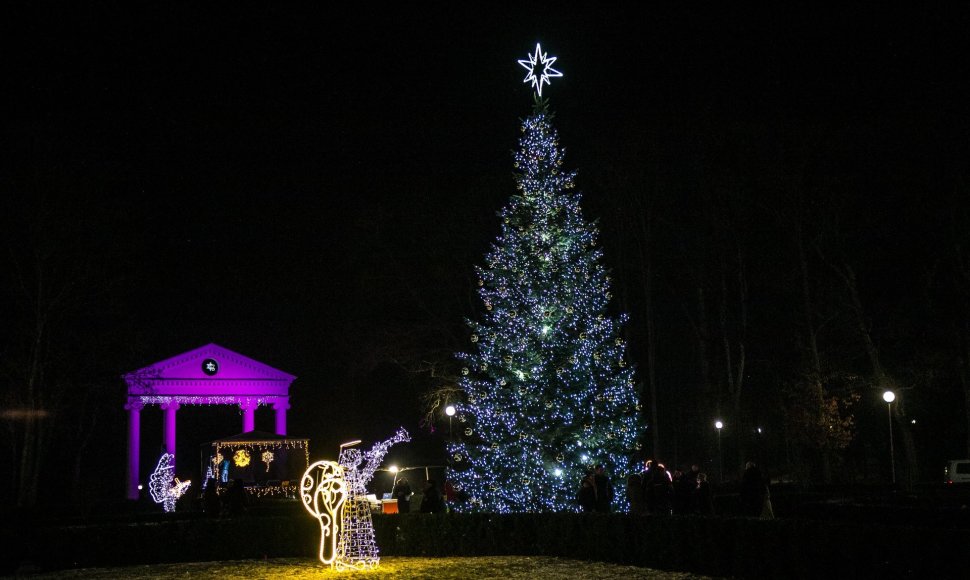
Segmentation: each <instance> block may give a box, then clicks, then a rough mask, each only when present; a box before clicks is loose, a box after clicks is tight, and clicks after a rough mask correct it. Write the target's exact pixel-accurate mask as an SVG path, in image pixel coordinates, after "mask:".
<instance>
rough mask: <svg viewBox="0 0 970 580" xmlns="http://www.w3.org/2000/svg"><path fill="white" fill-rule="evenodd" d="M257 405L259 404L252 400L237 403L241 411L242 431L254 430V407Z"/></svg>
mask: <svg viewBox="0 0 970 580" xmlns="http://www.w3.org/2000/svg"><path fill="white" fill-rule="evenodd" d="M258 406H259V404H258V403H255V402H253V401H246V402H244V403H239V408H240V409H242V412H243V433H249V432H250V431H255V430H256V407H258Z"/></svg>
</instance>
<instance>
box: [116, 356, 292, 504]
mask: <svg viewBox="0 0 970 580" xmlns="http://www.w3.org/2000/svg"><path fill="white" fill-rule="evenodd" d="M123 378H124V379H125V382H126V383H128V402H127V404H125V410H126V411H128V498H129V499H138V473H139V472H138V469H139V465H138V460H139V451H140V449H141V410H142V408H144V407H145V405H158V406H159V407H161V409H162V410H163V411H164V412H165V421H164V436H165V450H166V451H167V452H168V453H171V454H173V455H174V454H175V414H176V412H177V411H178V410H179V407H180V406H182V405H238V406H239V408H240V410H241V411H242V417H243V421H242V430H243V432H244V433H245V432H249V431H253V430H254V429H255V428H256V408H257V407H258V406H260V405H272V406H273V409H274V410H275V411H276V434H277V435H286V410H287V409H289V408H290V384H291V383H292V382H293V380H294V379H296V377H295V376H293V375H291V374H288V373H284V372H283V371H280V370H277V369H274V368H273V367H270V366H267V365H265V364H263V363H261V362H259V361H255V360H253V359H251V358H249V357H246V356H243V355H241V354H239V353H237V352H233V351H231V350H229V349H227V348H223V347H221V346H219V345H217V344H207V345H205V346H203V347H199V348H197V349H195V350H190V351H189V352H186V353H182V354H180V355H178V356H173V357H172V358H169V359H165V360H163V361H160V362H157V363H155V364H153V365H151V366H147V367H145V368H143V369H138V370H137V371H133V372H130V373H128V374H126V375H124V376H123Z"/></svg>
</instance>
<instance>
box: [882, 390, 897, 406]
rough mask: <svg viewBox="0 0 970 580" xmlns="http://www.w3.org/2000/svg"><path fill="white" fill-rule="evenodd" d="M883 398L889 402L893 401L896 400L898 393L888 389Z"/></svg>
mask: <svg viewBox="0 0 970 580" xmlns="http://www.w3.org/2000/svg"><path fill="white" fill-rule="evenodd" d="M882 400H883V401H886V402H887V403H892V402H893V401H895V400H896V393H894V392H892V391H886V392H885V393H883V394H882Z"/></svg>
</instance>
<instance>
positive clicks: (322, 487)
mask: <svg viewBox="0 0 970 580" xmlns="http://www.w3.org/2000/svg"><path fill="white" fill-rule="evenodd" d="M343 471H344V470H343V468H342V467H340V466H339V465H337V464H336V463H334V462H333V461H317V462H316V463H314V464H313V465H311V466H310V467H308V468H307V470H306V471H305V472H304V473H303V479H302V480H301V481H300V497H301V498H302V499H303V507H305V508H306V510H307V511H308V512H310V514H311V515H312V516H313V517H315V518H317V520H318V521H319V522H320V553H319V556H320V561H321V562H323V563H324V564H330V566H331V567H332V566H333V563H334V559H335V558H336V556H337V534H338V533H339V532H340V511H341V510H340V508H341V507H342V506H343V503H344V499H346V497H347V483H346V482H345V481H344V478H343V475H344V473H343Z"/></svg>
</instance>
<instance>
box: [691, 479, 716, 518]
mask: <svg viewBox="0 0 970 580" xmlns="http://www.w3.org/2000/svg"><path fill="white" fill-rule="evenodd" d="M694 505H695V506H696V508H697V513H699V514H700V515H702V516H712V515H714V498H713V497H712V496H711V484H709V483H707V474H706V473H698V474H697V489H695V490H694Z"/></svg>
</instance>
